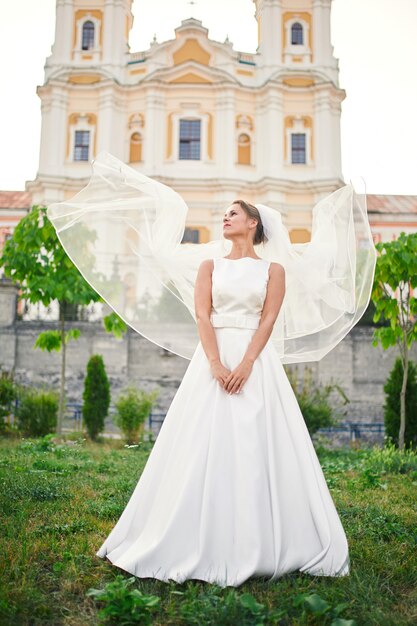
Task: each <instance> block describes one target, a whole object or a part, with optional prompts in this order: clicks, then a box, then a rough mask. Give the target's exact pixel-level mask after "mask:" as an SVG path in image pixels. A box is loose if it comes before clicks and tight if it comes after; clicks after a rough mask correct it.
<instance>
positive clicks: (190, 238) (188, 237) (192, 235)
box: [181, 226, 200, 243]
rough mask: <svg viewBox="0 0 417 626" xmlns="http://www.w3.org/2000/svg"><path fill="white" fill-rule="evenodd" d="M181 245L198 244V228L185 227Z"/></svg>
mask: <svg viewBox="0 0 417 626" xmlns="http://www.w3.org/2000/svg"><path fill="white" fill-rule="evenodd" d="M181 243H200V231H199V230H198V228H190V227H189V226H186V227H185V230H184V236H183V238H182V241H181Z"/></svg>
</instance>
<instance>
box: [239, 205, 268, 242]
mask: <svg viewBox="0 0 417 626" xmlns="http://www.w3.org/2000/svg"><path fill="white" fill-rule="evenodd" d="M231 204H238V205H239V206H241V207H242V209H243V210H244V211H245V213H246V214H247V215H249V217H253V218H254V219H256V220H258V223H257V225H256V230H255V236H254V238H253V244H254V245H255V246H256V245H257V244H258V243H265V242H267V241H268V238H267V236H266V235H265V233H264V227H263V224H262V220H261V216H260V214H259V211H258V209H257V208H256V206H254V205H253V204H250V203H249V202H245V200H234V202H232V203H231Z"/></svg>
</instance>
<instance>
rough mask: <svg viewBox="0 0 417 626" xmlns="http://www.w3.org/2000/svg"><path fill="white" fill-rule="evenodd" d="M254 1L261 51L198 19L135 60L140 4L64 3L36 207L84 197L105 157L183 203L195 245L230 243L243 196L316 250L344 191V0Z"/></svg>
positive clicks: (49, 77) (51, 60)
mask: <svg viewBox="0 0 417 626" xmlns="http://www.w3.org/2000/svg"><path fill="white" fill-rule="evenodd" d="M246 1H247V2H250V0H246ZM253 3H254V19H256V21H257V23H258V48H257V51H256V53H254V54H249V53H246V52H239V51H235V50H234V49H233V45H232V43H231V42H230V41H228V39H226V41H224V42H218V41H214V40H212V39H210V38H209V32H208V30H207V29H206V28H205V27H204V26H203V24H202V23H201V21H199V20H197V19H194V18H190V19H186V20H183V21H182V22H181V25H180V26H178V27H177V28H176V29H175V37H174V38H173V39H170V40H168V41H164V42H162V43H158V42H156V41H155V40H154V41H153V42H151V44H150V47H149V48H148V49H147V50H145V51H139V52H131V51H130V47H129V43H128V38H129V32H130V30H131V28H132V24H133V15H132V11H131V9H132V0H57V3H56V32H55V41H54V44H53V46H52V49H51V55H50V56H49V57H48V58H47V59H46V64H45V80H44V84H43V85H41V86H38V88H37V93H38V95H39V97H40V99H41V111H42V129H41V145H40V158H39V169H38V172H37V176H36V179H35V180H33V181H28V182H27V183H26V190H27V191H29V192H30V193H31V194H32V198H33V202H34V203H44V204H47V203H48V202H52V201H60V200H64V199H67V198H69V197H71V196H72V195H74V194H75V193H76V192H77V191H78V190H79V189H81V188H82V187H83V186H84V185H85V184H86V183H87V182H88V179H89V177H90V175H91V161H92V160H93V159H94V158H95V156H96V155H97V154H98V153H99V152H100V150H103V149H104V150H107V151H109V152H111V153H112V154H114V155H115V156H116V157H118V158H119V159H121V160H123V161H124V162H125V163H127V164H129V165H130V166H131V167H133V168H135V169H138V170H140V171H141V172H142V173H144V174H146V175H148V176H151V177H153V178H155V179H157V180H159V181H161V182H163V183H165V184H167V185H169V186H171V187H172V188H174V189H175V190H176V191H177V192H178V193H180V194H181V195H182V197H183V198H184V200H185V201H186V203H187V205H188V207H189V215H188V220H187V229H186V232H185V234H184V241H195V242H198V241H199V242H205V241H208V240H209V239H213V238H220V237H221V232H222V231H221V222H222V219H221V217H222V215H223V213H224V210H225V209H226V208H227V206H228V205H229V204H230V203H231V202H232V201H233V200H234V199H236V198H243V199H245V200H248V201H249V202H261V203H263V204H267V205H269V206H272V207H274V208H276V209H278V210H279V211H280V212H281V213H282V215H283V219H284V222H285V223H286V225H287V227H288V230H289V232H290V236H291V239H292V241H297V242H303V241H309V239H310V234H311V209H312V207H313V206H314V204H315V203H316V202H317V201H318V200H319V199H320V198H321V197H323V196H324V195H327V194H328V193H330V192H331V191H333V190H335V189H337V188H338V187H340V186H341V185H343V184H345V182H344V180H343V178H342V172H341V146H340V115H341V102H342V101H343V100H344V98H345V96H346V94H345V91H344V90H343V89H341V88H340V87H339V80H338V61H337V59H336V58H335V57H334V55H333V47H332V45H331V41H330V10H331V0H253Z"/></svg>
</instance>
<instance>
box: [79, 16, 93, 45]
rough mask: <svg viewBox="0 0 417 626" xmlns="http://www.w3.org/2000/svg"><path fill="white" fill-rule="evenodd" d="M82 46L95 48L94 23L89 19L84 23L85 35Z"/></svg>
mask: <svg viewBox="0 0 417 626" xmlns="http://www.w3.org/2000/svg"><path fill="white" fill-rule="evenodd" d="M81 48H82V49H83V50H91V49H92V48H94V24H93V22H90V20H88V21H87V22H84V24H83V36H82V44H81Z"/></svg>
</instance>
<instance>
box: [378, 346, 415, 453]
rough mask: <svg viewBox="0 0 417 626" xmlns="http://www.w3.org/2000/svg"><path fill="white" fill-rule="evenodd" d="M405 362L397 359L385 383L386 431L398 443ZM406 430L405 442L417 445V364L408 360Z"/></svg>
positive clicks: (409, 444)
mask: <svg viewBox="0 0 417 626" xmlns="http://www.w3.org/2000/svg"><path fill="white" fill-rule="evenodd" d="M403 375H404V372H403V364H402V361H401V358H400V357H397V358H396V359H395V363H394V366H393V368H392V370H391V373H390V375H389V377H388V380H387V381H386V383H385V385H384V391H385V402H384V422H385V433H386V435H387V436H388V437H390V438H391V440H392V441H393V442H394V443H395V444H396V445H398V431H399V423H400V412H401V408H400V390H401V387H402V384H403ZM405 417H406V424H405V432H404V442H405V445H408V446H410V447H411V446H416V445H417V366H416V364H415V363H414V362H413V361H411V360H410V361H409V362H408V377H407V389H406V397H405Z"/></svg>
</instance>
